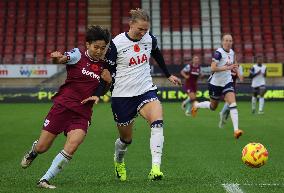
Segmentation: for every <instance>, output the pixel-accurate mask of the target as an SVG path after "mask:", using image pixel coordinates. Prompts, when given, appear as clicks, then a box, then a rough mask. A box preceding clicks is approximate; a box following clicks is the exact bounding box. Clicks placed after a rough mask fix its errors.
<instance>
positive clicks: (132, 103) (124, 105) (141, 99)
mask: <svg viewBox="0 0 284 193" xmlns="http://www.w3.org/2000/svg"><path fill="white" fill-rule="evenodd" d="M155 100H159V99H158V95H157V90H150V91H148V92H146V93H144V94H142V95H139V96H134V97H112V98H111V108H112V113H113V117H114V120H115V121H116V123H117V124H118V125H125V126H126V125H129V124H130V123H131V122H132V121H133V120H134V118H135V117H136V116H137V113H138V112H139V110H140V109H141V108H142V107H143V106H144V105H145V104H147V103H149V102H152V101H155Z"/></svg>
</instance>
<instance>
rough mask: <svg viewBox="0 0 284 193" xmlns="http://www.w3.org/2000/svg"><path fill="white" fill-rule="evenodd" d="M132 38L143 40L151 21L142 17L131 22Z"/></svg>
mask: <svg viewBox="0 0 284 193" xmlns="http://www.w3.org/2000/svg"><path fill="white" fill-rule="evenodd" d="M129 26H130V29H129V32H130V34H131V36H132V37H131V38H133V39H135V40H141V39H142V37H143V36H144V35H145V34H146V33H147V31H148V30H149V28H150V23H149V22H147V21H144V20H141V19H138V20H135V21H130V22H129Z"/></svg>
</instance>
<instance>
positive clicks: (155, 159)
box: [107, 9, 181, 181]
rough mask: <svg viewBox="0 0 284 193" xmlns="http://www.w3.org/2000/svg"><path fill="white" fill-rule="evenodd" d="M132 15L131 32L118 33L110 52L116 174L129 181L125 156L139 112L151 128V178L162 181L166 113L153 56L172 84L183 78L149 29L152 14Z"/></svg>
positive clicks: (139, 13) (137, 12) (139, 11)
mask: <svg viewBox="0 0 284 193" xmlns="http://www.w3.org/2000/svg"><path fill="white" fill-rule="evenodd" d="M130 15H131V17H130V21H129V26H130V28H129V31H128V32H124V33H121V34H119V35H117V36H116V37H115V38H114V39H113V40H112V41H111V43H110V49H109V52H108V53H107V59H108V60H109V62H110V64H111V67H110V69H111V73H112V77H113V82H112V87H111V92H112V105H111V106H112V111H113V116H114V120H115V121H116V123H117V128H118V131H119V135H120V136H119V138H118V139H117V140H116V141H115V152H114V164H115V174H116V176H117V177H118V178H119V179H120V180H121V181H125V180H126V169H125V163H124V155H125V153H126V151H127V146H129V145H130V144H131V142H132V132H133V131H132V128H133V123H134V118H135V117H136V116H137V113H139V114H140V115H141V116H142V117H143V118H144V119H146V120H147V121H148V123H149V125H150V128H151V137H150V149H151V154H152V169H151V171H150V173H149V175H148V177H149V179H151V180H159V179H161V178H162V177H163V173H162V172H161V171H160V164H161V156H162V149H163V142H164V135H163V115H162V105H161V103H160V101H159V100H158V97H157V87H156V86H155V85H154V84H153V81H152V77H151V74H150V71H151V69H150V65H149V60H150V57H151V56H153V58H154V59H155V60H156V61H157V63H158V64H159V66H160V67H161V69H162V70H163V72H164V73H165V75H166V77H167V78H168V80H169V81H170V82H171V83H173V84H175V85H177V84H180V83H181V81H180V79H179V78H177V77H175V76H173V75H171V74H170V73H169V72H168V70H167V68H166V65H165V62H164V59H163V56H162V54H161V51H160V49H159V48H158V45H157V39H156V38H155V37H154V36H153V35H152V34H151V33H150V32H149V28H150V18H149V15H148V14H147V13H146V12H145V11H144V10H142V9H136V10H131V11H130Z"/></svg>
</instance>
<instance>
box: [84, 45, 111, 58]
mask: <svg viewBox="0 0 284 193" xmlns="http://www.w3.org/2000/svg"><path fill="white" fill-rule="evenodd" d="M86 46H87V49H88V53H89V55H90V56H91V57H92V58H94V59H96V60H99V59H103V58H104V56H105V53H106V47H107V44H106V42H105V41H104V40H97V41H94V42H92V43H91V44H90V43H88V42H87V43H86Z"/></svg>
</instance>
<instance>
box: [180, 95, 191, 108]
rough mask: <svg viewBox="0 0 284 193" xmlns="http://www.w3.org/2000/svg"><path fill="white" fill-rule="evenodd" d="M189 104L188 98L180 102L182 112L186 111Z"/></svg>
mask: <svg viewBox="0 0 284 193" xmlns="http://www.w3.org/2000/svg"><path fill="white" fill-rule="evenodd" d="M189 103H190V97H189V96H188V97H187V99H185V100H184V101H182V103H181V109H182V110H186V108H187V106H188V104H189Z"/></svg>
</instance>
